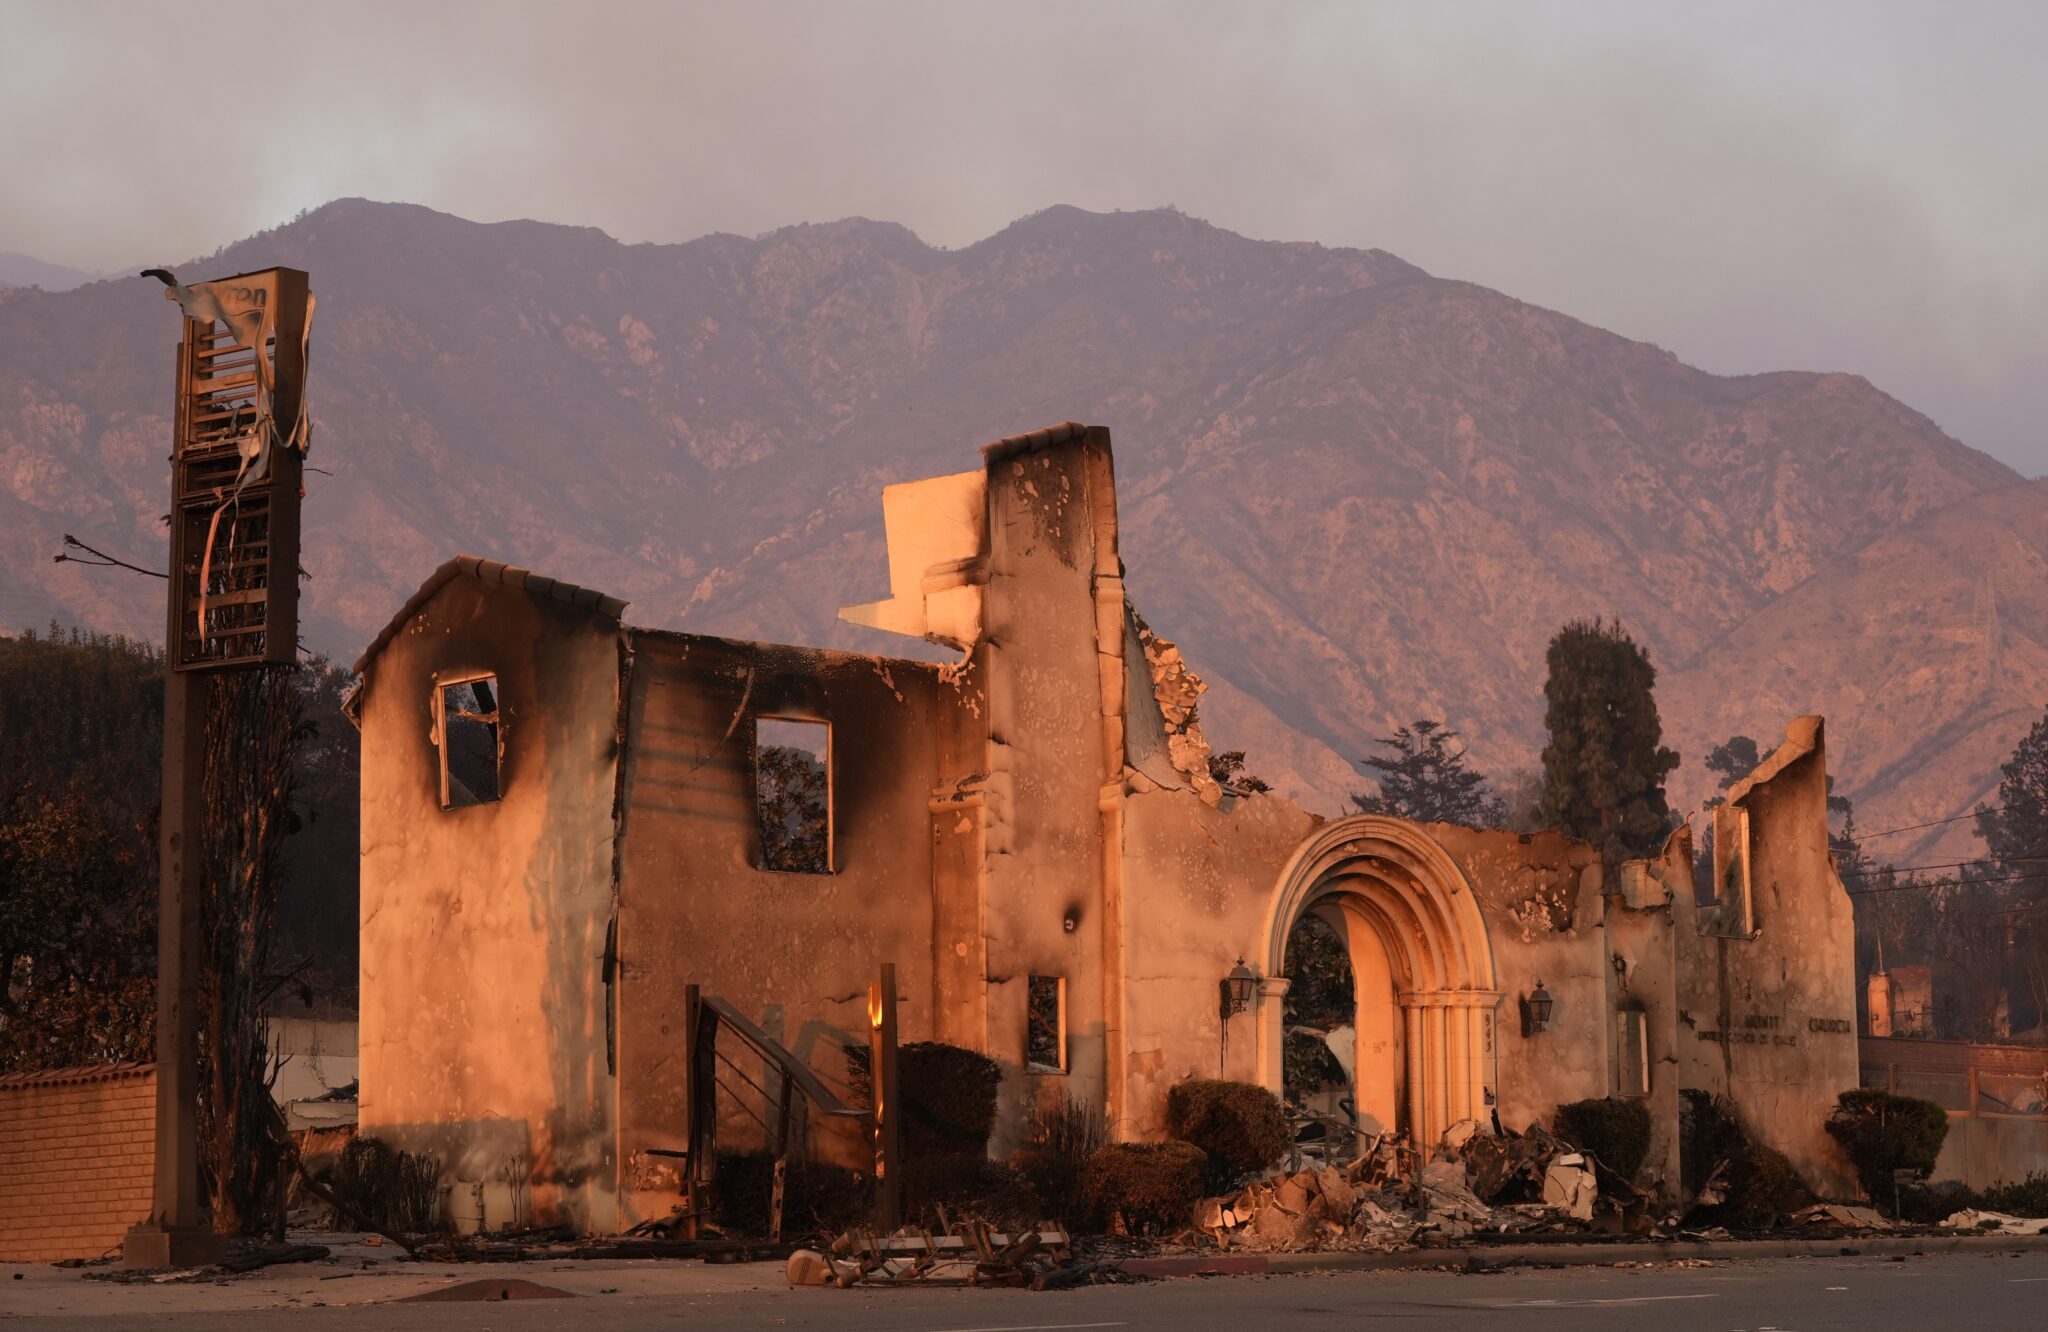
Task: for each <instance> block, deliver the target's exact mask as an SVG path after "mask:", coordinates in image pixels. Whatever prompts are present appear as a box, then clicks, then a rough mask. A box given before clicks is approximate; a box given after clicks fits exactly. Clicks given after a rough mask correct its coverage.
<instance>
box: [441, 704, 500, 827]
mask: <svg viewBox="0 0 2048 1332" xmlns="http://www.w3.org/2000/svg"><path fill="white" fill-rule="evenodd" d="M437 699H438V703H439V712H440V717H439V722H440V725H439V727H438V730H439V732H440V737H439V738H440V748H441V808H443V809H462V808H464V807H466V806H469V805H488V804H490V803H491V802H492V801H494V800H496V799H497V798H498V797H499V795H500V789H499V780H498V779H499V762H500V760H501V758H502V751H501V746H500V745H499V743H498V677H497V676H495V675H483V676H478V677H477V678H476V679H474V680H460V681H457V682H455V683H453V684H444V685H442V686H441V687H440V691H439V693H438V695H437Z"/></svg>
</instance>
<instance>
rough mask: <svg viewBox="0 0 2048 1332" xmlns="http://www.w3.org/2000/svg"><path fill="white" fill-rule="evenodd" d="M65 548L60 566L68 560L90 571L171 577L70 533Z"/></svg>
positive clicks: (59, 559) (65, 541) (65, 540)
mask: <svg viewBox="0 0 2048 1332" xmlns="http://www.w3.org/2000/svg"><path fill="white" fill-rule="evenodd" d="M64 546H65V550H64V551H63V552H62V553H60V554H59V555H58V556H57V563H59V564H63V563H65V562H66V561H67V560H68V561H69V562H71V563H72V564H83V565H85V566H86V567H87V568H89V569H126V570H128V571H129V572H130V573H139V574H148V575H149V576H150V577H151V578H169V577H170V575H169V574H161V573H158V572H157V571H156V570H154V569H145V568H143V567H142V566H141V565H139V564H130V563H129V562H128V561H126V560H124V559H121V558H119V557H118V556H114V555H109V554H107V552H105V551H103V550H96V549H94V548H93V547H91V546H88V545H86V544H85V543H84V542H83V541H80V540H79V539H78V538H77V537H75V536H73V535H71V534H70V533H69V532H66V533H65V534H64ZM73 550H82V551H84V552H85V555H73V554H71V553H70V552H71V551H73ZM86 556H91V557H92V558H90V559H88V558H86Z"/></svg>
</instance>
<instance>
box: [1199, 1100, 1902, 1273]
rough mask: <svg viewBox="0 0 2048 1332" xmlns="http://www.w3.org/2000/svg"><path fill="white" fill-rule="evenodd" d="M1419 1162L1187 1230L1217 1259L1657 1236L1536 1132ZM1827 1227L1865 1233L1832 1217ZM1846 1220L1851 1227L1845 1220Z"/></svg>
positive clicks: (1391, 1155)
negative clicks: (1534, 1238) (1486, 1238)
mask: <svg viewBox="0 0 2048 1332" xmlns="http://www.w3.org/2000/svg"><path fill="white" fill-rule="evenodd" d="M1434 1157H1435V1159H1433V1160H1429V1161H1423V1160H1421V1159H1420V1157H1419V1155H1418V1154H1417V1153H1416V1152H1415V1151H1414V1150H1412V1149H1411V1148H1409V1147H1407V1146H1406V1145H1405V1144H1404V1143H1401V1142H1388V1141H1385V1140H1382V1141H1380V1142H1378V1143H1376V1144H1374V1145H1373V1147H1372V1148H1371V1150H1369V1151H1368V1152H1366V1154H1365V1155H1363V1156H1361V1157H1359V1158H1358V1159H1357V1160H1355V1161H1351V1162H1349V1163H1348V1164H1346V1165H1343V1166H1330V1165H1323V1166H1313V1167H1311V1168H1308V1169H1303V1170H1297V1171H1292V1172H1285V1173H1282V1174H1279V1175H1276V1176H1273V1177H1272V1178H1269V1179H1263V1180H1257V1181H1254V1182H1252V1183H1250V1184H1247V1185H1246V1186H1245V1187H1244V1188H1243V1189H1242V1190H1240V1191H1239V1192H1237V1193H1235V1194H1232V1195H1228V1196H1225V1197H1220V1198H1210V1199H1208V1200H1206V1201H1205V1202H1203V1203H1202V1204H1201V1205H1200V1206H1199V1207H1198V1208H1197V1209H1196V1211H1195V1228H1196V1229H1197V1230H1198V1231H1200V1232H1202V1233H1203V1234H1206V1235H1208V1236H1209V1237H1210V1238H1211V1239H1213V1240H1215V1242H1216V1243H1217V1244H1218V1246H1219V1247H1222V1248H1225V1249H1246V1250H1254V1251H1272V1250H1298V1249H1393V1248H1403V1247H1408V1246H1412V1245H1418V1244H1422V1245H1428V1244H1443V1243H1445V1242H1447V1241H1449V1240H1455V1239H1461V1238H1464V1237H1466V1236H1480V1235H1533V1234H1539V1233H1545V1232H1558V1233H1562V1232H1573V1231H1576V1232H1591V1233H1595V1234H1605V1235H1648V1234H1651V1233H1653V1232H1655V1231H1656V1230H1658V1229H1659V1226H1660V1222H1662V1223H1663V1225H1664V1227H1665V1228H1666V1229H1667V1230H1668V1229H1669V1227H1670V1225H1671V1224H1673V1223H1674V1221H1675V1218H1672V1217H1665V1216H1662V1215H1661V1214H1660V1213H1659V1212H1658V1210H1657V1209H1656V1207H1655V1198H1654V1197H1653V1196H1652V1195H1651V1194H1650V1193H1649V1192H1647V1191H1646V1190H1643V1189H1640V1188H1637V1187H1636V1186H1635V1185H1634V1184H1633V1183H1631V1182H1630V1181H1628V1180H1626V1179H1624V1178H1622V1177H1621V1176H1620V1175H1618V1174H1616V1173H1615V1172H1614V1171H1612V1170H1609V1169H1608V1168H1607V1166H1606V1165H1605V1164H1604V1163H1603V1162H1601V1161H1600V1160H1599V1159H1598V1158H1597V1157H1594V1156H1591V1155H1589V1154H1587V1153H1584V1152H1580V1151H1576V1150H1574V1149H1573V1148H1572V1146H1571V1145H1570V1144H1568V1143H1566V1142H1564V1141H1562V1140H1561V1139H1559V1138H1557V1137H1556V1136H1554V1135H1553V1134H1551V1133H1548V1132H1546V1131H1545V1130H1544V1129H1543V1128H1541V1127H1540V1126H1539V1127H1532V1128H1530V1129H1529V1131H1528V1132H1526V1133H1507V1134H1496V1133H1494V1132H1492V1131H1490V1130H1488V1129H1486V1128H1484V1127H1482V1126H1481V1125H1479V1124H1477V1123H1475V1122H1473V1121H1470V1120H1467V1121H1464V1122H1462V1123H1459V1124H1454V1125H1452V1126H1451V1128H1450V1129H1449V1130H1448V1131H1446V1132H1445V1134H1444V1137H1443V1140H1442V1141H1441V1142H1440V1143H1439V1144H1438V1146H1437V1149H1436V1151H1435V1153H1434ZM1840 1210H1841V1211H1842V1212H1843V1213H1844V1215H1845V1217H1847V1218H1848V1219H1843V1218H1836V1217H1832V1216H1830V1217H1828V1218H1825V1223H1826V1224H1831V1225H1835V1226H1838V1227H1853V1226H1857V1225H1862V1224H1864V1220H1863V1218H1862V1216H1861V1215H1860V1213H1862V1212H1864V1211H1867V1210H1868V1209H1858V1208H1845V1209H1840ZM1850 1214H1854V1215H1850Z"/></svg>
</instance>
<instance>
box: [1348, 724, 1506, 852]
mask: <svg viewBox="0 0 2048 1332" xmlns="http://www.w3.org/2000/svg"><path fill="white" fill-rule="evenodd" d="M1457 738H1458V733H1457V732H1456V731H1453V730H1451V729H1449V728H1448V727H1446V726H1445V725H1444V724H1443V723H1442V722H1440V721H1431V720H1429V719H1427V718H1424V719H1422V720H1420V721H1417V722H1416V723H1415V724H1414V725H1413V726H1412V727H1410V726H1403V727H1401V728H1400V729H1398V730H1396V731H1395V732H1394V733H1393V734H1392V735H1389V736H1382V737H1381V738H1380V740H1379V744H1380V745H1381V746H1382V747H1383V748H1385V749H1386V750H1388V751H1389V752H1388V753H1387V754H1385V755H1383V756H1378V757H1374V758H1368V759H1365V760H1363V766H1364V767H1367V768H1371V769H1372V770H1373V771H1374V772H1376V773H1378V774H1379V790H1378V791H1376V792H1369V793H1366V794H1363V795H1354V796H1352V797H1351V803H1352V804H1354V805H1356V806H1358V808H1359V809H1361V810H1363V811H1364V812H1365V813H1367V814H1392V815H1395V816H1397V817H1399V818H1404V819H1414V820H1415V821H1417V822H1418V823H1462V824H1465V825H1466V826H1467V827H1472V828H1498V827H1500V826H1501V825H1502V824H1504V823H1505V822H1506V821H1507V812H1508V811H1507V805H1506V803H1505V802H1503V801H1502V800H1501V799H1500V797H1498V796H1496V795H1494V794H1493V790H1492V788H1491V787H1489V786H1488V785H1487V782H1486V778H1485V776H1484V775H1483V774H1481V773H1478V772H1474V771H1473V770H1472V769H1471V768H1469V767H1467V766H1466V763H1465V758H1466V750H1465V747H1464V746H1463V745H1460V746H1458V747H1457V748H1455V749H1454V748H1452V747H1451V742H1452V741H1454V740H1456V739H1457Z"/></svg>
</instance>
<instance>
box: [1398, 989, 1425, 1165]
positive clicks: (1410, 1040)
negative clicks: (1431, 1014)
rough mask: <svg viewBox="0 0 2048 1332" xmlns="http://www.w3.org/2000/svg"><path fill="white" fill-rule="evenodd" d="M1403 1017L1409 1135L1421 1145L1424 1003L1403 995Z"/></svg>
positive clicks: (1411, 996)
mask: <svg viewBox="0 0 2048 1332" xmlns="http://www.w3.org/2000/svg"><path fill="white" fill-rule="evenodd" d="M1401 1018H1402V1022H1403V1024H1404V1027H1405V1031H1404V1033H1403V1034H1404V1036H1405V1045H1406V1050H1405V1052H1404V1053H1405V1054H1406V1056H1407V1063H1408V1087H1407V1092H1408V1136H1409V1137H1410V1138H1412V1139H1414V1140H1415V1142H1416V1143H1417V1144H1418V1145H1419V1144H1420V1143H1421V1142H1422V1135H1423V1122H1424V1121H1423V1111H1424V1097H1423V1094H1422V1005H1421V1000H1419V999H1417V998H1416V997H1415V996H1413V995H1403V996H1401Z"/></svg>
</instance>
